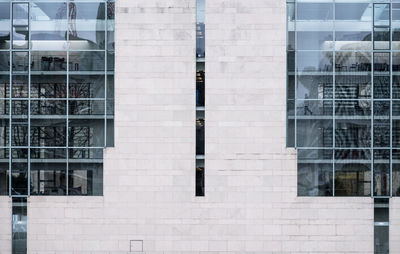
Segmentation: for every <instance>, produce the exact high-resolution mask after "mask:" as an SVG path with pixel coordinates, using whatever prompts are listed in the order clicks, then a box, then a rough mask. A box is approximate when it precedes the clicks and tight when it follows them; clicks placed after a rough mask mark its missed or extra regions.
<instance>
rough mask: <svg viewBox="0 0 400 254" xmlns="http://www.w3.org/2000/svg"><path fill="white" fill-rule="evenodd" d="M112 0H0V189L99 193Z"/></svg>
mask: <svg viewBox="0 0 400 254" xmlns="http://www.w3.org/2000/svg"><path fill="white" fill-rule="evenodd" d="M113 116H114V1H111V0H107V1H106V0H75V1H74V0H26V1H11V0H0V119H1V120H0V195H11V196H29V195H102V193H103V148H104V147H106V146H113V133H114V125H113Z"/></svg>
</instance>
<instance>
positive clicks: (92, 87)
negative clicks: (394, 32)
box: [69, 75, 105, 98]
mask: <svg viewBox="0 0 400 254" xmlns="http://www.w3.org/2000/svg"><path fill="white" fill-rule="evenodd" d="M104 82H105V76H104V75H71V76H70V77H69V97H70V98H104Z"/></svg>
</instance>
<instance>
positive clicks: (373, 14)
mask: <svg viewBox="0 0 400 254" xmlns="http://www.w3.org/2000/svg"><path fill="white" fill-rule="evenodd" d="M371 41H372V50H371V99H370V100H371V130H370V133H371V139H370V140H371V144H370V157H371V158H370V159H371V162H370V165H371V175H370V179H371V180H370V181H371V183H370V192H371V193H370V196H371V197H374V149H373V146H374V75H375V71H374V57H375V3H372V40H371Z"/></svg>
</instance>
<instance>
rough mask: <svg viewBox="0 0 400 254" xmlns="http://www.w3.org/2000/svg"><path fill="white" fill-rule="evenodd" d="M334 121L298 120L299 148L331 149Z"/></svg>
mask: <svg viewBox="0 0 400 254" xmlns="http://www.w3.org/2000/svg"><path fill="white" fill-rule="evenodd" d="M332 132H333V127H332V120H319V119H314V120H306V119H298V120H297V146H298V147H331V146H332V145H333V144H332V140H333V135H332Z"/></svg>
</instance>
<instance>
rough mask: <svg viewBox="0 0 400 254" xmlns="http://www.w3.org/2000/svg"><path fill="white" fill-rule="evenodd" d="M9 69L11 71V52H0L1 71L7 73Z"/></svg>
mask: <svg viewBox="0 0 400 254" xmlns="http://www.w3.org/2000/svg"><path fill="white" fill-rule="evenodd" d="M0 11H1V10H0ZM0 22H1V21H0ZM0 40H1V39H0ZM9 71H10V53H9V52H0V72H1V73H3V74H7V73H6V72H9Z"/></svg>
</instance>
